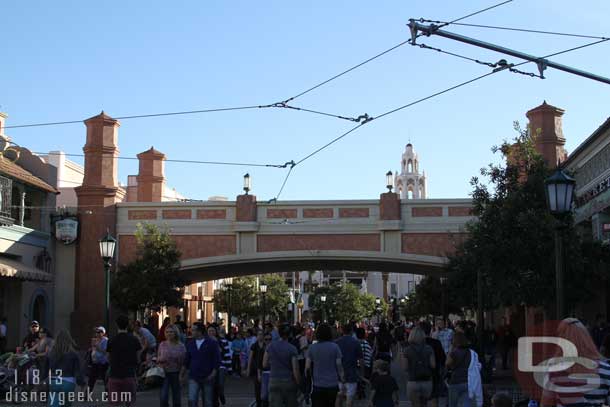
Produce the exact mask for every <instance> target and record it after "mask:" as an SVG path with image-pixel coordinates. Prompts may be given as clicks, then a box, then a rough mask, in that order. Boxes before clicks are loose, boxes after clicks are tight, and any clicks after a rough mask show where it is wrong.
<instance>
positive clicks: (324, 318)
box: [320, 294, 326, 322]
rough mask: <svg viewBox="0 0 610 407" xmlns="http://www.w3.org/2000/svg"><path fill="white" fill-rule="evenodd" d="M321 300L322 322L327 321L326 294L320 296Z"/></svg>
mask: <svg viewBox="0 0 610 407" xmlns="http://www.w3.org/2000/svg"><path fill="white" fill-rule="evenodd" d="M320 301H321V302H322V322H325V321H326V295H324V294H322V295H321V296H320Z"/></svg>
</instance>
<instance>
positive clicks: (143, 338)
mask: <svg viewBox="0 0 610 407" xmlns="http://www.w3.org/2000/svg"><path fill="white" fill-rule="evenodd" d="M135 334H136V336H137V337H138V338H139V339H140V343H141V344H142V354H141V359H140V360H141V361H142V362H146V360H147V359H148V358H149V357H151V358H152V356H153V355H154V353H155V351H156V350H157V339H156V338H155V336H154V335H153V334H152V333H151V332H150V330H149V329H148V328H146V327H144V326H142V323H141V322H140V321H136V322H135Z"/></svg>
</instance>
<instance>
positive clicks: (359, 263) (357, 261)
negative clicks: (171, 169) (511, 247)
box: [117, 194, 472, 281]
mask: <svg viewBox="0 0 610 407" xmlns="http://www.w3.org/2000/svg"><path fill="white" fill-rule="evenodd" d="M384 195H385V194H384ZM247 198H249V199H241V200H239V202H240V203H239V205H237V204H236V202H179V203H176V202H154V203H142V202H139V203H121V204H119V205H117V206H118V211H117V233H118V238H119V254H118V256H119V262H120V263H126V262H129V261H130V260H132V259H133V258H134V256H135V255H136V250H135V237H134V233H135V231H136V228H137V225H138V223H142V222H150V223H154V224H157V225H159V226H160V227H167V228H169V230H170V233H171V234H172V236H173V238H174V239H175V241H176V244H177V246H178V248H179V249H180V251H181V252H182V258H181V261H182V272H184V273H185V276H186V277H187V278H190V279H192V280H193V281H202V280H210V279H215V278H220V277H226V276H237V275H247V274H262V273H267V272H278V271H293V270H308V269H314V270H319V269H325V270H332V269H337V270H339V269H342V270H365V271H389V272H404V273H419V274H430V273H439V274H440V273H442V272H443V266H444V264H445V263H446V256H447V255H448V254H449V253H452V252H453V250H455V245H456V244H457V243H459V242H460V241H461V239H463V237H464V225H465V223H466V222H467V221H469V220H470V219H472V217H471V216H469V215H470V210H471V205H470V200H467V199H425V200H402V201H397V200H396V203H395V204H394V203H392V199H393V198H392V195H391V196H389V197H388V196H386V197H384V199H383V201H382V202H390V203H391V204H392V205H394V206H393V208H395V209H392V210H391V211H390V212H388V211H387V210H386V209H384V210H385V212H384V213H385V214H386V215H384V216H383V217H382V216H381V212H382V208H381V204H380V201H379V200H360V201H286V202H278V203H277V204H267V203H260V202H259V203H257V202H256V198H255V197H253V196H247ZM397 205H398V206H397ZM398 209H400V210H398ZM392 211H394V212H392ZM248 213H249V215H247V216H245V215H244V214H248ZM392 213H393V214H392ZM239 214H241V215H239ZM387 214H389V215H387ZM238 215H239V216H238ZM237 219H240V220H241V221H238V220H237Z"/></svg>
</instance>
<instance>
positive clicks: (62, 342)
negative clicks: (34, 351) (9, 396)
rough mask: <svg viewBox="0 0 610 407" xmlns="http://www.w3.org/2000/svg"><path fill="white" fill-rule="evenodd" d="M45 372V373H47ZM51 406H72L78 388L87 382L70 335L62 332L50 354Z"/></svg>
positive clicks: (64, 331)
mask: <svg viewBox="0 0 610 407" xmlns="http://www.w3.org/2000/svg"><path fill="white" fill-rule="evenodd" d="M46 372H47V371H45V372H44V373H46ZM48 372H49V373H50V374H51V376H50V377H49V398H48V400H49V406H50V407H57V406H68V407H69V406H71V405H72V402H71V401H70V400H73V397H71V396H70V393H72V395H74V394H73V393H74V391H75V390H76V386H77V385H79V386H84V385H85V380H84V377H83V371H82V369H81V364H80V358H79V356H78V354H77V353H76V351H75V350H74V340H73V339H72V336H70V333H69V332H68V331H66V330H61V331H59V333H58V334H57V339H56V340H55V343H54V346H53V349H52V350H51V352H50V353H49V369H48Z"/></svg>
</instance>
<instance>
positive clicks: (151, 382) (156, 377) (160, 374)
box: [138, 357, 165, 391]
mask: <svg viewBox="0 0 610 407" xmlns="http://www.w3.org/2000/svg"><path fill="white" fill-rule="evenodd" d="M164 378H165V372H164V371H163V369H162V368H161V367H159V366H158V365H157V358H156V357H150V358H148V357H147V358H146V361H144V362H142V364H141V365H140V367H139V369H138V391H141V390H145V389H152V388H155V387H159V386H161V384H163V379H164Z"/></svg>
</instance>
